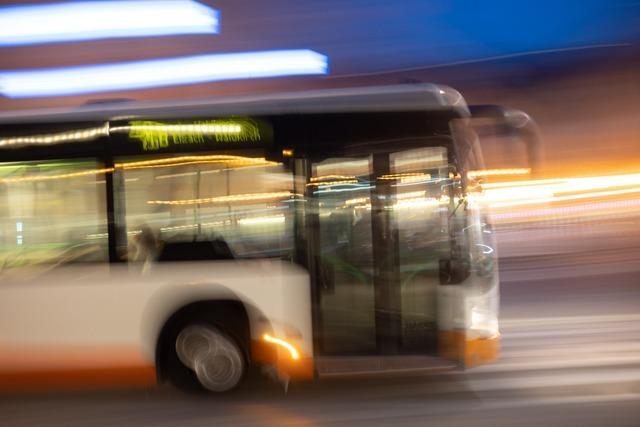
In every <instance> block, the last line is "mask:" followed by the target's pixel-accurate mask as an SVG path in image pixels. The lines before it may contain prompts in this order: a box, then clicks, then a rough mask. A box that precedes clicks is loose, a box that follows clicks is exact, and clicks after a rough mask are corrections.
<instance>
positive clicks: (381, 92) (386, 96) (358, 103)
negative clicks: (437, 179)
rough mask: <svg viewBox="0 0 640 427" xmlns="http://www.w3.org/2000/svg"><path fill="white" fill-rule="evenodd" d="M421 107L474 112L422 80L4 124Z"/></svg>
mask: <svg viewBox="0 0 640 427" xmlns="http://www.w3.org/2000/svg"><path fill="white" fill-rule="evenodd" d="M420 110H425V111H427V110H455V111H456V112H457V113H458V114H459V115H461V116H465V117H466V116H468V115H469V110H468V108H467V105H466V102H465V100H464V98H463V97H462V95H461V94H460V93H459V92H458V91H456V90H455V89H452V88H450V87H447V86H440V85H435V84H429V83H421V84H404V85H392V86H373V87H357V88H344V89H323V90H312V91H298V92H284V93H276V94H265V95H257V96H234V97H219V98H208V99H197V100H181V101H161V102H159V101H124V102H105V103H88V104H85V105H83V106H80V107H72V108H47V109H39V110H25V111H9V112H2V113H0V124H3V123H4V124H8V123H11V124H19V123H46V122H65V121H66V122H77V121H100V120H115V119H129V118H158V119H160V118H181V117H195V116H202V115H211V116H227V115H243V116H260V115H280V114H296V113H301V114H304V113H307V114H311V113H343V112H383V111H420Z"/></svg>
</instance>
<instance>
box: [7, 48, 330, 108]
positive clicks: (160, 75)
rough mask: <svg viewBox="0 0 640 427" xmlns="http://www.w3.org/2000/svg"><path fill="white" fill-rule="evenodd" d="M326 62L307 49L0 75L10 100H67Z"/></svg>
mask: <svg viewBox="0 0 640 427" xmlns="http://www.w3.org/2000/svg"><path fill="white" fill-rule="evenodd" d="M327 63H328V60H327V57H326V56H324V55H321V54H319V53H317V52H314V51H312V50H308V49H294V50H272V51H263V52H244V53H224V54H222V53H221V54H209V55H197V56H189V57H179V58H168V59H167V58H164V59H154V60H148V61H136V62H122V63H115V64H107V65H87V66H78V67H67V68H50V69H41V70H37V71H5V72H0V93H1V94H3V95H4V96H7V97H9V98H31V97H42V96H63V95H74V94H82V93H95V92H108V91H115V90H125V89H141V88H153V87H161V86H172V85H180V84H192V83H204V82H215V81H223V80H236V79H254V78H265V77H281V76H293V75H319V74H326V73H327V69H328V65H327Z"/></svg>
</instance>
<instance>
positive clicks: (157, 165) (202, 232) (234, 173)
mask: <svg viewBox="0 0 640 427" xmlns="http://www.w3.org/2000/svg"><path fill="white" fill-rule="evenodd" d="M114 181H115V185H116V187H117V186H121V188H124V190H123V191H122V190H121V191H120V192H119V193H120V194H121V196H120V198H121V201H120V205H123V206H122V207H121V210H122V213H123V215H121V216H124V218H121V221H122V220H124V222H125V223H126V229H127V235H128V236H127V237H128V241H129V246H133V244H134V243H135V242H134V239H135V237H136V235H137V234H138V233H140V232H141V230H142V228H143V227H150V228H151V229H152V230H153V231H154V233H155V234H156V235H157V237H158V239H159V241H161V242H172V241H174V242H178V241H196V240H198V241H215V240H216V239H221V240H223V241H225V242H226V243H227V244H228V245H229V247H230V248H231V251H232V252H233V253H234V254H235V255H236V256H238V257H240V258H253V257H287V256H289V255H290V252H291V250H292V244H293V242H292V239H293V238H292V222H293V212H292V211H293V206H292V205H291V203H290V202H289V201H290V199H291V197H292V195H293V176H292V175H291V173H290V172H288V171H286V170H285V169H284V167H283V166H282V165H281V164H279V163H275V162H270V161H266V160H264V159H263V158H258V157H241V156H235V155H234V156H228V155H200V156H182V157H173V158H171V157H170V158H156V159H148V160H142V161H140V160H138V159H136V160H135V161H130V162H127V161H123V162H121V163H117V167H116V177H115V179H114ZM122 201H124V203H122ZM116 204H117V205H118V203H116Z"/></svg>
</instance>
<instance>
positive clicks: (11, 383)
mask: <svg viewBox="0 0 640 427" xmlns="http://www.w3.org/2000/svg"><path fill="white" fill-rule="evenodd" d="M155 384H156V370H155V368H154V367H152V366H131V367H119V368H102V369H80V370H55V371H51V370H49V371H45V370H42V371H6V372H0V392H3V393H14V392H27V391H48V390H83V389H94V388H95V389H105V388H138V387H148V386H152V385H155Z"/></svg>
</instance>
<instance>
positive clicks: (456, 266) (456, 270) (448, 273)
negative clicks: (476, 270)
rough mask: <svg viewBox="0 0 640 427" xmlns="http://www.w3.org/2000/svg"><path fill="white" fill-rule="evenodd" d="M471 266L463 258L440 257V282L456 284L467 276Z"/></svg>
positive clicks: (442, 283)
mask: <svg viewBox="0 0 640 427" xmlns="http://www.w3.org/2000/svg"><path fill="white" fill-rule="evenodd" d="M470 271H471V268H470V265H469V261H468V260H465V259H456V258H454V259H446V258H445V259H440V284H441V285H458V284H460V283H462V282H463V281H464V280H465V279H466V278H467V277H469V274H470Z"/></svg>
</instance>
